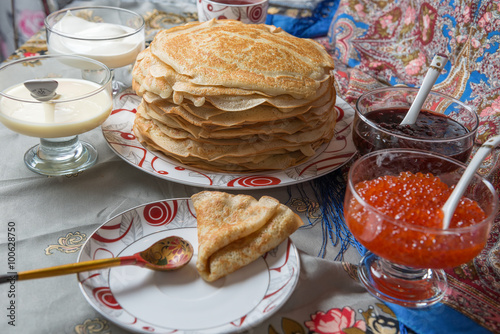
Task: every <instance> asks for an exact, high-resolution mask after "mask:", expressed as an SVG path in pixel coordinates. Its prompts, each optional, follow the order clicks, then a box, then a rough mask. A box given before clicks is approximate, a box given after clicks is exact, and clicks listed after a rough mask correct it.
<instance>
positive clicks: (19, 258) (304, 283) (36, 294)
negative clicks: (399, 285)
mask: <svg viewBox="0 0 500 334" xmlns="http://www.w3.org/2000/svg"><path fill="white" fill-rule="evenodd" d="M79 3H80V2H79ZM99 3H102V1H99ZM117 3H119V1H118V2H117V1H109V3H106V4H111V5H116V4H117ZM317 3H320V1H316V2H315V4H317ZM321 3H323V5H324V3H325V2H321ZM360 3H362V2H360ZM77 4H78V3H77ZM328 5H332V6H333V5H335V8H336V6H337V5H338V2H336V1H331V2H328ZM123 6H124V7H126V6H129V7H131V8H133V9H134V10H137V11H138V12H141V13H142V14H143V15H144V17H145V19H146V22H147V36H148V39H149V40H151V39H152V38H153V36H154V34H155V33H156V31H157V30H158V29H163V28H168V27H170V26H174V25H178V24H183V23H186V22H189V21H194V20H197V15H196V14H195V5H194V3H193V2H192V1H190V2H187V3H184V2H182V1H177V2H176V1H154V2H129V1H124V2H123ZM345 6H347V7H348V9H349V10H354V9H355V10H358V7H356V6H355V7H352V6H350V7H349V4H348V3H346V4H345ZM297 7H298V8H297ZM311 8H312V9H311ZM311 8H302V9H301V8H300V6H295V8H292V7H290V8H284V7H278V6H271V7H270V10H269V13H270V14H273V15H272V16H270V19H272V20H276V21H275V22H285V23H287V22H288V21H286V20H283V21H280V18H282V17H285V18H286V17H294V18H307V17H314V15H316V14H317V13H315V12H314V8H316V7H314V8H313V7H311ZM332 8H333V7H332ZM353 8H354V9H353ZM323 9H324V8H323ZM347 11H348V10H347ZM348 14H351V19H350V20H351V21H350V22H355V21H356V19H355V18H354V17H353V16H352V13H347V12H346V10H345V9H344V11H343V12H342V16H338V17H337V21H340V20H341V18H345V17H346V15H348ZM358 14H359V11H358ZM324 16H325V15H323V17H324ZM497 18H498V16H497ZM347 21H348V20H344V21H343V22H342V29H345V27H346V25H348V23H346V22H347ZM284 28H286V27H284ZM351 28H352V29H353V30H354V31H358V30H359V29H360V28H359V26H356V25H355V24H354V26H352V27H351ZM332 29H336V28H333V26H332ZM339 29H340V28H339ZM342 31H343V30H342ZM325 35H326V32H325ZM318 40H319V41H320V42H322V43H323V44H324V45H325V46H326V47H327V48H330V43H329V40H328V38H327V37H326V36H323V37H320V38H318ZM493 44H494V43H493ZM493 44H492V45H493ZM337 45H338V44H337ZM495 45H497V47H498V42H496V44H495ZM330 50H331V51H332V54H334V53H335V52H334V49H330ZM46 52H47V51H46V44H45V35H44V32H43V31H41V32H40V33H39V34H37V35H35V36H34V37H33V38H32V39H30V40H29V41H28V43H26V44H25V45H24V46H23V47H22V48H20V49H19V50H17V51H16V53H15V54H14V55H13V56H12V57H11V58H10V59H17V58H22V57H29V56H32V55H38V54H45V53H46ZM339 59H340V58H339ZM497 59H498V58H497ZM340 60H341V59H340ZM340 60H337V61H338V66H337V72H336V79H337V83H336V84H337V91H338V95H339V97H340V99H339V101H342V100H344V101H346V102H347V103H350V104H352V103H353V102H354V101H355V98H356V97H357V96H359V94H361V93H362V92H364V91H367V90H369V89H372V88H374V87H377V86H380V85H383V83H381V81H380V80H377V79H375V77H376V76H374V75H373V73H370V74H372V75H368V74H367V73H366V71H364V70H360V69H359V67H350V66H348V65H349V64H348V63H349V62H342V61H340ZM373 66H375V65H373ZM119 75H121V76H122V78H125V79H126V78H129V77H130V68H125V69H123V70H122V72H121V73H120V74H119ZM127 93H129V92H125V93H123V94H122V95H119V96H117V97H116V98H117V99H118V100H117V101H120V100H121V99H122V98H123V97H124V96H125V94H127ZM117 103H118V104H119V102H117ZM121 107H122V108H123V105H121ZM338 107H339V105H338ZM340 107H344V108H348V106H340ZM491 107H492V108H493V105H492V106H491ZM486 108H488V106H486ZM81 139H83V140H86V141H89V142H91V143H92V144H93V145H94V146H95V147H96V148H97V150H98V151H99V154H100V156H99V160H98V163H97V165H96V166H94V167H93V168H91V169H90V170H88V171H85V172H83V173H79V174H78V175H71V176H66V177H49V178H47V177H43V176H40V175H36V174H33V173H31V172H30V171H29V170H28V169H27V168H25V166H24V164H23V155H24V152H25V151H26V150H27V149H28V148H29V147H31V146H33V145H35V144H37V142H38V139H36V138H30V137H26V136H21V135H18V134H16V133H14V132H12V131H10V130H7V129H6V128H5V127H3V126H2V127H0V143H1V144H0V147H1V151H0V152H1V155H2V158H3V159H2V161H1V162H0V166H1V167H0V212H2V215H1V224H0V226H1V227H0V268H2V269H1V271H2V272H3V271H12V270H16V271H23V270H28V269H34V268H40V267H48V266H53V265H60V264H66V263H71V262H75V261H76V260H77V256H78V253H79V251H80V250H81V248H82V245H83V244H84V243H85V242H86V241H87V240H88V239H89V238H90V237H91V236H92V233H93V232H94V231H95V230H96V228H98V227H99V226H100V225H102V224H103V223H105V222H106V221H108V220H109V219H110V218H112V217H114V216H116V215H118V214H120V213H122V212H125V211H127V210H129V209H131V208H134V207H137V206H140V205H143V204H145V203H150V202H153V201H161V200H164V199H172V198H182V197H189V196H191V195H192V194H194V193H196V192H198V191H201V190H203V189H204V187H203V186H190V185H185V184H182V183H177V182H171V181H169V180H166V179H163V178H161V177H157V176H154V175H151V174H150V173H145V172H144V171H143V170H141V169H140V168H137V167H136V166H133V165H131V164H130V163H127V162H125V161H124V160H123V159H121V158H120V157H118V156H117V154H115V153H114V152H113V150H112V149H111V148H110V147H109V146H108V145H107V143H106V141H105V139H104V136H103V133H102V130H101V129H100V128H98V129H94V130H92V131H90V132H88V133H85V134H83V135H81ZM497 161H498V158H497V155H496V156H494V157H492V158H491V159H490V160H489V161H488V162H487V165H486V166H485V168H484V173H485V174H486V175H487V176H488V177H490V179H492V180H493V181H494V182H495V181H496V180H497V179H496V177H497V176H495V175H496V174H495V173H496V172H497V170H498V168H496V167H495V166H496V165H497ZM347 168H348V165H347V166H345V167H343V168H339V169H338V170H336V171H334V172H332V173H330V174H328V175H326V176H322V177H320V178H317V179H314V180H310V181H307V182H303V183H299V184H293V185H289V186H285V187H273V188H268V189H266V188H260V189H253V190H252V189H241V190H240V189H237V190H228V191H229V192H233V193H238V192H243V193H248V194H251V195H252V196H254V197H257V198H258V197H260V196H262V195H270V196H273V197H275V198H277V199H279V200H280V201H281V202H282V203H286V204H287V205H289V206H290V207H291V208H293V209H294V210H295V211H296V212H297V213H298V214H300V215H301V217H302V218H303V220H304V221H305V222H306V225H305V226H304V227H303V228H300V229H299V230H298V231H297V232H296V233H294V234H293V236H292V241H293V242H294V244H295V245H296V247H297V248H298V251H299V257H300V262H301V267H300V275H299V280H298V284H297V286H296V288H295V291H294V292H293V294H292V295H291V297H290V299H289V300H288V302H287V303H285V305H284V306H283V307H281V308H280V309H279V310H278V311H276V313H274V314H273V315H272V316H271V317H270V318H267V319H266V320H265V321H264V322H262V323H261V324H259V325H258V326H256V327H254V328H252V329H250V330H247V331H246V332H248V333H269V334H293V333H320V334H326V333H413V332H419V333H472V332H474V333H481V332H488V331H491V332H500V305H499V300H500V298H499V297H500V274H499V271H500V269H499V268H500V264H499V263H500V256H499V250H498V249H499V243H498V237H499V222H498V220H497V222H496V223H495V226H494V228H493V230H492V234H491V238H490V241H489V243H488V245H487V247H486V248H485V250H484V251H483V252H482V253H481V255H480V256H479V257H478V258H477V259H476V260H474V261H473V262H471V263H468V264H465V265H463V266H460V267H458V268H454V269H453V270H449V271H448V272H447V274H448V279H449V281H450V289H449V293H448V294H447V296H446V297H445V299H444V300H443V303H440V304H438V305H437V306H435V307H433V308H431V309H430V310H420V311H417V310H409V309H403V308H399V307H396V306H394V305H387V304H385V303H383V302H381V301H379V300H377V299H375V298H373V297H372V296H371V295H370V294H368V293H367V292H366V291H365V290H364V288H363V287H362V286H361V285H360V284H359V282H358V281H357V278H356V263H357V262H358V261H359V258H360V254H361V253H362V249H359V248H357V247H356V242H355V241H354V240H353V239H352V238H351V237H350V235H349V232H348V230H346V228H345V226H344V225H343V220H342V213H341V203H342V196H343V194H342V192H343V184H344V178H345V172H346V170H347ZM495 184H496V183H495ZM9 227H14V229H15V232H14V233H11V234H9V233H8V232H9ZM13 244H14V245H15V246H14V247H13V248H12V245H13ZM12 264H13V265H14V267H15V268H14V269H10V268H9V267H8V266H9V265H12ZM0 295H1V296H2V298H1V299H0V300H1V302H0V309H1V310H3V314H2V317H1V319H3V320H1V321H0V333H23V334H25V333H92V334H94V333H125V332H126V331H125V330H124V329H122V328H121V327H120V326H117V325H116V324H114V323H113V322H112V321H110V320H109V319H108V318H106V317H104V316H103V315H102V314H100V313H98V312H96V311H95V310H94V309H93V308H92V307H91V306H90V305H89V303H88V302H87V300H86V299H85V298H84V296H83V295H82V293H81V291H80V289H79V286H78V282H77V280H76V279H75V276H74V275H70V276H62V277H54V278H46V279H41V280H33V281H22V282H17V283H16V284H4V285H1V286H0ZM186 312H189V310H186ZM429 319H430V320H429ZM193 321H196V319H193ZM239 326H241V324H237V323H235V324H234V329H235V331H237V330H238V328H239ZM193 333H194V332H193Z"/></svg>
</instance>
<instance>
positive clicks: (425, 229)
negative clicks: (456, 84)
mask: <svg viewBox="0 0 500 334" xmlns="http://www.w3.org/2000/svg"><path fill="white" fill-rule="evenodd" d="M391 152H393V153H400V154H408V153H417V154H420V155H422V156H426V157H430V158H434V159H435V158H440V159H442V160H446V161H448V162H450V163H453V164H455V165H456V166H457V167H460V168H462V169H465V168H467V165H465V164H463V163H462V162H460V161H458V160H455V159H453V158H450V157H448V156H445V155H442V154H439V153H434V152H428V151H424V150H419V149H406V148H389V149H382V150H378V151H373V152H370V153H367V154H366V155H363V156H362V157H360V158H359V159H357V160H356V161H355V162H354V163H353V164H352V166H351V167H350V168H349V172H348V177H347V187H348V188H349V190H350V191H351V193H352V196H353V197H354V198H355V199H356V201H357V202H358V203H360V204H361V205H362V206H363V207H365V208H366V209H367V210H368V211H371V212H374V213H375V214H376V215H377V216H380V217H382V218H383V219H384V220H385V221H388V222H389V223H390V224H393V225H396V226H401V227H404V228H408V229H409V230H413V231H418V232H424V233H433V234H440V235H446V234H455V233H457V232H461V233H467V232H471V231H473V230H476V229H480V228H482V227H483V225H487V224H489V223H490V222H491V223H492V222H493V220H494V219H495V216H496V215H497V213H498V210H499V201H498V194H497V191H496V190H495V188H494V187H493V185H492V184H491V183H490V182H489V181H488V180H487V179H486V178H484V177H483V176H482V175H480V174H479V173H478V172H477V171H476V173H475V174H474V175H475V178H476V179H477V178H479V180H480V181H481V183H482V184H484V185H485V186H486V188H487V189H488V190H489V191H490V192H491V194H492V195H493V196H492V197H493V199H497V200H496V201H495V200H494V202H493V204H492V206H493V207H492V210H491V213H490V214H488V215H487V216H486V217H485V219H483V220H482V221H480V222H479V223H477V224H474V225H471V226H465V227H450V228H448V229H442V228H434V227H425V226H419V225H413V224H411V223H408V222H403V221H399V220H397V219H396V218H394V217H390V216H388V215H387V214H385V213H383V212H382V211H380V210H379V209H377V208H375V207H373V206H372V205H370V204H368V203H367V202H366V201H365V200H364V199H362V198H361V196H360V195H359V194H358V192H357V191H356V189H355V184H353V182H352V177H351V176H352V174H353V173H354V170H355V169H356V168H359V166H360V165H362V164H363V163H365V164H366V160H368V158H371V157H372V156H375V155H382V154H388V153H391ZM433 175H434V174H433ZM434 176H436V175H434ZM438 177H439V176H438Z"/></svg>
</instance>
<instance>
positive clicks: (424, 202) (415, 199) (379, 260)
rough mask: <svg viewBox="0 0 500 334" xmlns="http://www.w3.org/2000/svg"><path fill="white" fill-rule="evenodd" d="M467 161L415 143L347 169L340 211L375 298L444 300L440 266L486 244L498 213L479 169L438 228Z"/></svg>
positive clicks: (423, 302) (411, 302)
mask: <svg viewBox="0 0 500 334" xmlns="http://www.w3.org/2000/svg"><path fill="white" fill-rule="evenodd" d="M465 168H466V166H465V165H464V164H462V163H461V162H459V161H457V160H454V159H452V158H449V157H447V156H444V155H437V154H435V153H431V152H427V151H423V150H415V149H385V150H378V151H374V152H371V153H368V154H366V155H364V156H362V157H360V158H359V159H358V160H356V161H355V162H354V163H353V165H352V166H351V168H350V170H349V174H348V183H347V190H346V196H345V200H344V217H345V221H346V224H347V226H348V228H349V230H350V231H351V233H352V235H353V236H354V237H355V238H356V240H358V241H359V242H360V243H361V244H362V245H363V246H364V247H365V248H366V249H367V250H368V251H367V253H366V254H365V255H364V257H363V258H362V259H361V263H360V266H359V269H358V276H359V278H360V280H361V282H362V283H363V284H364V285H365V287H366V288H367V289H368V291H369V292H370V293H372V294H373V295H375V296H376V297H378V298H380V299H382V300H385V301H389V302H392V303H396V304H400V305H403V306H407V307H416V308H418V307H426V306H430V305H432V304H434V303H436V302H438V301H439V300H441V299H442V298H443V296H444V294H445V293H446V287H447V280H446V274H445V272H444V270H443V269H447V268H453V267H456V266H459V265H461V264H464V263H467V262H469V261H471V260H473V259H474V258H475V257H476V256H477V255H478V254H479V253H480V252H481V251H482V250H483V248H484V246H485V244H486V242H487V240H488V237H489V232H490V230H491V225H492V223H493V220H494V218H495V216H496V215H497V214H498V207H499V203H498V202H499V199H498V194H497V193H496V191H495V189H494V187H493V186H492V185H491V183H490V182H488V181H487V180H486V179H485V178H483V177H481V176H480V175H479V174H476V175H475V176H474V179H473V181H472V182H471V184H470V185H469V187H468V188H467V190H466V192H465V193H464V195H463V197H462V198H461V200H460V203H459V205H458V206H457V209H456V210H455V212H454V214H453V218H452V220H451V224H450V227H449V228H447V229H444V228H443V214H442V211H441V207H442V206H443V205H444V203H445V202H446V200H447V199H448V197H449V195H450V194H451V192H452V191H453V188H454V186H455V184H456V183H457V182H458V181H459V179H460V177H461V175H462V174H463V172H464V171H465Z"/></svg>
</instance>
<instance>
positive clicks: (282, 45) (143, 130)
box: [132, 19, 336, 172]
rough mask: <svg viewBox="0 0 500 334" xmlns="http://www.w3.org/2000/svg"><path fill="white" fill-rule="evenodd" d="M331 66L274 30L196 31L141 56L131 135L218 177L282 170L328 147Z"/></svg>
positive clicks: (233, 26)
mask: <svg viewBox="0 0 500 334" xmlns="http://www.w3.org/2000/svg"><path fill="white" fill-rule="evenodd" d="M333 67H334V65H333V60H332V58H331V57H330V56H329V54H328V53H327V52H326V51H325V49H324V48H323V47H322V46H321V45H320V44H318V43H317V42H315V41H313V40H310V39H301V38H297V37H294V36H292V35H290V34H288V33H286V32H284V31H283V30H281V29H279V28H276V27H274V26H268V25H264V24H260V25H246V24H243V23H241V22H239V21H231V20H219V21H218V20H215V19H214V20H212V21H208V22H204V23H198V22H193V23H189V24H186V25H183V26H179V27H174V28H171V29H168V30H163V31H160V32H159V33H158V34H157V35H156V37H155V39H154V40H153V42H152V43H151V44H150V46H149V47H148V48H146V49H145V50H144V51H143V52H142V53H141V54H139V56H138V57H137V61H136V63H135V66H134V69H133V86H132V87H133V89H134V90H135V92H136V93H137V94H138V95H139V96H142V102H141V104H140V105H139V107H138V109H137V113H136V118H135V122H134V128H133V130H134V133H135V134H136V136H137V138H138V139H139V141H140V142H141V143H142V144H143V145H144V146H146V147H147V148H148V149H151V150H155V151H160V152H162V153H164V154H165V155H166V156H168V157H171V158H175V159H177V160H178V161H180V162H181V163H183V164H186V165H189V166H193V167H198V168H202V169H207V170H211V171H219V172H227V171H231V172H254V171H259V170H270V169H271V170H272V169H274V170H276V169H278V170H281V169H285V168H288V167H291V166H294V165H296V164H298V163H301V162H303V161H305V160H306V159H307V158H309V157H311V156H312V155H314V154H315V153H316V151H317V150H318V148H319V147H320V146H321V145H322V144H323V143H327V142H329V141H330V140H331V138H332V136H333V133H334V127H335V122H336V112H335V109H334V105H335V97H336V93H335V88H334V84H333V80H334V79H333V73H332V70H333Z"/></svg>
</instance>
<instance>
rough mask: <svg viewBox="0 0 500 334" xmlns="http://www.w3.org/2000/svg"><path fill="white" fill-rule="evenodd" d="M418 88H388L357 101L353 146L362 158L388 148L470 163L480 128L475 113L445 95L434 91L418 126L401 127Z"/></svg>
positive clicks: (380, 89)
mask: <svg viewBox="0 0 500 334" xmlns="http://www.w3.org/2000/svg"><path fill="white" fill-rule="evenodd" d="M417 93H418V89H417V88H409V87H387V88H379V89H375V90H372V91H369V92H367V93H365V94H363V95H361V96H360V97H359V98H358V100H357V101H356V105H355V115H354V121H353V142H354V144H355V146H356V148H357V149H358V152H359V153H360V155H365V154H367V153H369V152H372V151H376V150H380V149H388V148H414V149H420V150H425V151H430V152H435V153H439V154H443V155H446V156H449V157H452V158H454V159H457V160H459V161H461V162H466V161H467V160H468V158H469V156H470V154H471V152H472V148H473V146H474V139H475V137H476V133H477V129H478V126H479V118H478V116H477V114H476V112H475V110H474V109H473V108H472V107H470V106H468V105H466V104H465V103H463V102H461V101H459V100H457V99H455V98H453V97H451V96H448V95H445V94H441V93H438V92H435V91H431V92H430V93H429V95H428V96H427V98H426V100H425V102H424V105H423V106H422V109H421V111H420V113H419V115H418V118H417V120H416V122H415V123H414V124H408V125H401V122H402V121H403V118H404V117H405V116H406V113H407V112H408V110H409V109H410V106H411V105H412V103H413V101H414V100H415V98H416V96H417Z"/></svg>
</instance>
